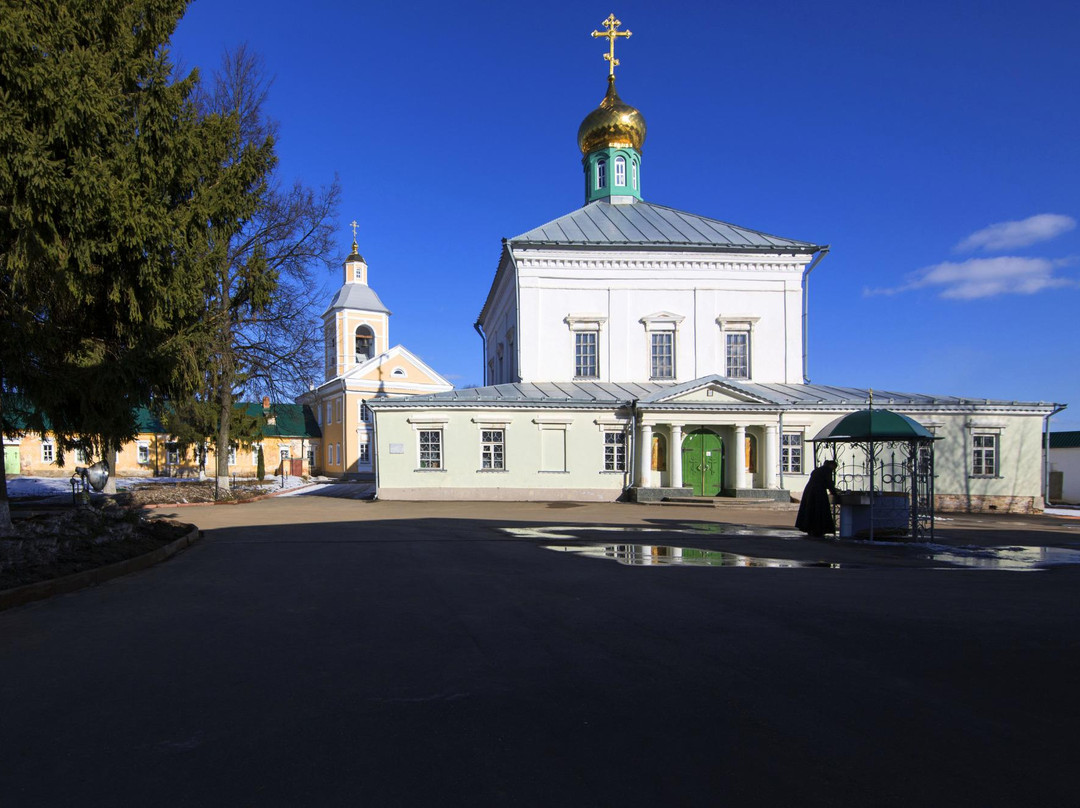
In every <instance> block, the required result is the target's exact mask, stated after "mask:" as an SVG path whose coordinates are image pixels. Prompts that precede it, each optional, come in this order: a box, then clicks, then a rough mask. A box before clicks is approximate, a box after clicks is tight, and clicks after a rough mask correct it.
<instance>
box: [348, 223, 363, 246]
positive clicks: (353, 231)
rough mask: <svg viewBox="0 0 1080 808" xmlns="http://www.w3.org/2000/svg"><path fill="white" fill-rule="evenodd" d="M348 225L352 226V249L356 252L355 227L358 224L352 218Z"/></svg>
mask: <svg viewBox="0 0 1080 808" xmlns="http://www.w3.org/2000/svg"><path fill="white" fill-rule="evenodd" d="M349 226H350V227H351V228H352V249H353V252H356V228H357V227H359V226H360V225H358V224H357V223H356V219H353V220H352V221H351V222H349Z"/></svg>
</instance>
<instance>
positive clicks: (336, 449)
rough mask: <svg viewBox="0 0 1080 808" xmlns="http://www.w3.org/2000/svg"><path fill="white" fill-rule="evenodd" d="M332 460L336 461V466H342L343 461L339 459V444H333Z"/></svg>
mask: <svg viewBox="0 0 1080 808" xmlns="http://www.w3.org/2000/svg"><path fill="white" fill-rule="evenodd" d="M334 459H335V460H336V461H337V464H338V465H339V466H340V465H343V461H342V459H341V444H340V443H337V444H334Z"/></svg>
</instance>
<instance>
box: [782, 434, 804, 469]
mask: <svg viewBox="0 0 1080 808" xmlns="http://www.w3.org/2000/svg"><path fill="white" fill-rule="evenodd" d="M802 453H803V446H802V433H801V432H785V433H784V434H783V435H781V436H780V470H781V471H782V472H784V474H802V473H803V470H802V468H803V464H802Z"/></svg>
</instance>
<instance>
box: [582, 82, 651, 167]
mask: <svg viewBox="0 0 1080 808" xmlns="http://www.w3.org/2000/svg"><path fill="white" fill-rule="evenodd" d="M577 141H578V147H579V148H580V149H581V153H582V154H588V153H589V152H592V151H596V150H597V149H603V148H618V147H620V146H622V147H626V146H629V147H631V148H634V149H637V150H638V151H641V146H642V144H643V143H645V116H643V115H642V114H641V113H640V112H639V111H638V110H637V109H635V108H634V107H632V106H630V105H629V104H624V103H623V101H622V99H621V98H619V94H618V93H617V92H615V77H614V76H610V77H609V78H608V89H607V95H605V96H604V100H603V101H601V102H600V106H598V107H597V108H596V109H594V110H593V111H592V112H590V113H589V114H588V115H586V116H585V120H583V121H582V122H581V126H580V127H578V133H577Z"/></svg>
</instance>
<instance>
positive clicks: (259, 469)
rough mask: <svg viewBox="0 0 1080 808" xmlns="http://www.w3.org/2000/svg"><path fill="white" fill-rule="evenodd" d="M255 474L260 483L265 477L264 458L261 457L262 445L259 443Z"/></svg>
mask: <svg viewBox="0 0 1080 808" xmlns="http://www.w3.org/2000/svg"><path fill="white" fill-rule="evenodd" d="M255 476H256V477H258V478H259V482H260V483H261V482H262V481H263V479H264V478H265V477H266V459H265V458H264V457H263V447H262V445H261V444H260V445H259V456H258V464H257V465H256V467H255Z"/></svg>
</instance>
